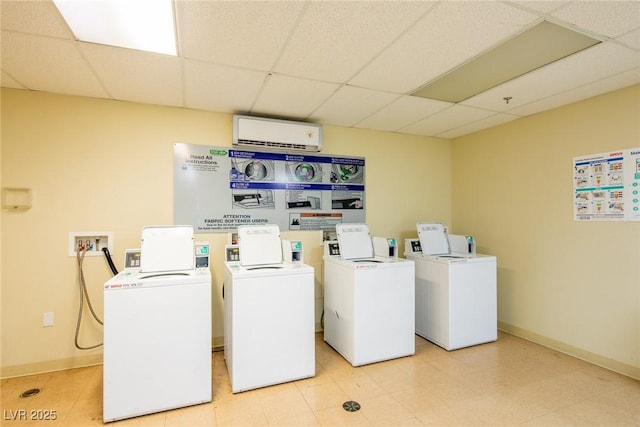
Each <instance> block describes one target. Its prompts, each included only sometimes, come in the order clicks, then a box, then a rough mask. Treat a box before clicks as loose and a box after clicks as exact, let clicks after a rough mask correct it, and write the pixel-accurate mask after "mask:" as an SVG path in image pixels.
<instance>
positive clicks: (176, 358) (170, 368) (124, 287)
mask: <svg viewBox="0 0 640 427" xmlns="http://www.w3.org/2000/svg"><path fill="white" fill-rule="evenodd" d="M145 237H146V239H145ZM140 256H141V264H142V266H143V267H142V268H143V269H144V270H141V269H140V268H135V269H125V270H123V271H122V272H120V273H119V274H118V275H116V276H115V277H113V278H111V279H110V280H109V281H107V282H106V283H105V285H104V364H103V377H104V378H103V421H104V422H110V421H115V420H120V419H124V418H130V417H135V416H139V415H145V414H150V413H153V412H159V411H165V410H169V409H175V408H180V407H183V406H190V405H195V404H199V403H205V402H210V401H211V398H212V388H211V273H210V272H209V268H208V265H207V268H203V269H195V268H194V242H193V229H192V228H191V227H180V226H179V227H146V228H145V229H144V230H143V242H142V248H141V254H140ZM162 265H164V266H168V267H171V268H172V269H173V270H172V271H158V270H157V269H156V267H158V266H162ZM160 268H163V267H160Z"/></svg>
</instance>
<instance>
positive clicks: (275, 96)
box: [251, 74, 340, 120]
mask: <svg viewBox="0 0 640 427" xmlns="http://www.w3.org/2000/svg"><path fill="white" fill-rule="evenodd" d="M339 87H340V86H339V85H338V84H335V83H325V82H318V81H314V80H304V79H298V78H295V77H288V76H282V75H279V74H273V75H270V76H269V78H268V79H267V81H266V84H265V85H264V87H263V89H262V91H261V92H260V96H259V97H258V100H257V101H256V103H255V105H254V106H253V108H252V110H251V112H252V113H255V114H263V115H266V116H272V117H284V118H290V119H296V120H303V119H306V118H307V116H309V114H311V112H312V111H314V110H315V109H316V108H318V107H319V106H320V105H321V104H322V103H323V102H324V101H325V100H326V99H327V98H329V97H330V96H331V94H333V93H334V92H335V91H336V90H338V88H339Z"/></svg>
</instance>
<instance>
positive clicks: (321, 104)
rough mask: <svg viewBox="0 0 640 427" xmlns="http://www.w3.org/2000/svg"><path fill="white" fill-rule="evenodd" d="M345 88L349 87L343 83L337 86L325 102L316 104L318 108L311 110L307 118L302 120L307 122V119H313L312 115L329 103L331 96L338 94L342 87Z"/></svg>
mask: <svg viewBox="0 0 640 427" xmlns="http://www.w3.org/2000/svg"><path fill="white" fill-rule="evenodd" d="M345 86H349V85H347V84H345V83H343V84H338V87H337V88H336V89H335V90H334V91H333V92H331V94H330V95H329V96H327V97H326V98H325V100H324V101H322V102H321V103H319V104H318V106H317V107H316V108H315V109H313V110H312V111H311V112H310V113H309V114H307V116H306V117H305V118H304V119H305V120H308V119H309V118H311V117H313V115H314V114H315V113H316V112H317V111H318V110H319V109H321V108H322V107H323V106H324V105H325V104H326V103H327V102H329V100H330V99H331V98H333V96H334V95H335V94H336V93H338V91H339V90H340V89H342V88H343V87H345Z"/></svg>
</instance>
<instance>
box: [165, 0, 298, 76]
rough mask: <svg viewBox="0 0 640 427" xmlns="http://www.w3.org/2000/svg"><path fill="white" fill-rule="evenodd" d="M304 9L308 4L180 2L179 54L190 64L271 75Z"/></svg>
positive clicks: (178, 6) (178, 10)
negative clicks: (244, 68)
mask: <svg viewBox="0 0 640 427" xmlns="http://www.w3.org/2000/svg"><path fill="white" fill-rule="evenodd" d="M303 7H304V3H303V2H275V1H266V2H253V1H252V2H245V1H188V2H187V1H185V2H178V3H177V21H178V31H179V53H180V54H181V55H182V56H184V57H185V58H188V59H197V60H201V61H208V62H212V63H216V64H225V65H231V66H237V67H247V68H254V69H257V70H264V71H268V70H270V69H271V68H272V66H273V64H274V63H275V61H276V59H277V58H278V56H279V54H280V52H281V50H282V48H283V45H284V43H285V42H286V41H287V38H288V37H289V34H290V33H291V31H292V30H293V28H294V26H295V24H296V22H297V19H298V15H299V14H300V12H301V11H302V9H303Z"/></svg>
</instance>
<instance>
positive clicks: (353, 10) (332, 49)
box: [274, 1, 434, 83]
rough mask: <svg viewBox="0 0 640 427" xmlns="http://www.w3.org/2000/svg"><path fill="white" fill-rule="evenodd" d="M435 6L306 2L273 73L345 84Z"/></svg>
mask: <svg viewBox="0 0 640 427" xmlns="http://www.w3.org/2000/svg"><path fill="white" fill-rule="evenodd" d="M433 3H434V2H358V1H355V2H348V1H342V2H338V1H334V2H310V3H309V6H308V7H307V9H306V10H305V12H304V14H303V16H302V18H301V19H300V22H299V24H298V26H297V27H296V30H295V32H294V33H293V35H292V37H291V40H289V43H288V44H287V48H286V49H285V50H284V52H283V54H282V57H281V58H280V60H279V61H278V63H277V65H276V66H275V68H274V70H275V71H277V72H279V73H282V74H289V75H294V76H298V77H305V78H309V79H315V80H324V81H330V82H337V83H344V82H345V81H347V79H349V78H350V77H352V76H353V75H354V74H355V73H356V72H357V71H358V70H360V69H361V68H362V67H363V66H364V65H365V64H367V63H368V62H369V61H370V60H371V59H372V58H373V57H374V56H375V55H376V54H377V53H379V52H380V51H381V50H382V49H383V48H384V47H385V46H387V45H388V44H389V43H391V41H393V40H394V39H395V38H397V37H398V36H399V35H400V34H401V33H402V32H403V31H405V29H406V28H407V27H408V26H409V25H411V24H413V22H415V20H416V19H417V18H418V17H419V16H420V15H421V14H423V13H424V12H426V11H427V10H428V9H429V8H430V7H431V6H432V5H433Z"/></svg>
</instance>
